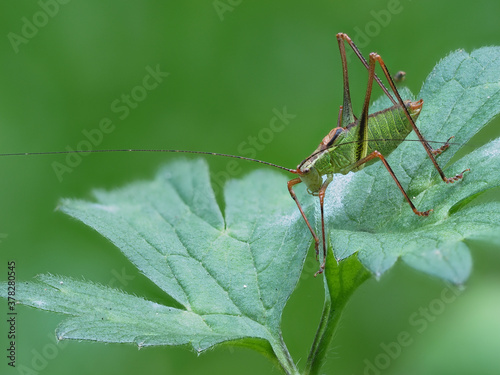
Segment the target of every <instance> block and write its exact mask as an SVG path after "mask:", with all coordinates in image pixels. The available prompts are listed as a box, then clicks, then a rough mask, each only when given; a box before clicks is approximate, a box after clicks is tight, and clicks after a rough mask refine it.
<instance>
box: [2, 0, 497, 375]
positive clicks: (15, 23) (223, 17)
mask: <svg viewBox="0 0 500 375" xmlns="http://www.w3.org/2000/svg"><path fill="white" fill-rule="evenodd" d="M61 2H63V1H61ZM64 2H65V4H60V3H59V2H57V3H56V2H55V1H54V0H41V1H40V2H34V1H32V2H15V4H14V2H6V1H4V2H2V3H1V5H0V35H2V36H3V38H2V42H1V43H0V152H2V153H7V152H27V151H31V152H33V151H53V150H64V149H65V148H66V147H67V146H69V147H71V148H73V149H74V148H75V147H76V146H77V145H78V144H79V142H81V141H82V140H84V139H85V136H84V134H83V133H82V132H83V131H84V130H87V131H91V130H92V129H96V128H98V127H99V123H100V122H101V121H102V120H103V119H106V118H109V119H111V120H112V123H113V126H114V130H113V131H112V132H110V133H108V134H105V135H104V137H103V139H102V142H100V144H99V145H98V147H96V148H103V149H113V148H150V149H154V148H178V149H188V150H207V151H217V152H224V153H230V154H241V152H242V148H245V143H244V142H248V141H249V137H258V135H259V132H261V131H262V129H264V128H267V127H269V123H270V120H271V119H272V118H273V117H274V113H273V110H274V109H277V110H282V109H283V107H286V109H287V112H288V113H290V114H294V115H296V117H295V118H294V119H293V120H291V121H290V122H289V124H288V125H287V126H286V127H285V129H284V130H283V131H281V132H278V133H274V134H273V136H272V139H270V140H269V142H268V143H267V144H265V145H264V144H261V145H262V147H260V149H258V150H257V152H256V155H255V156H256V157H257V158H259V159H263V160H267V161H271V162H275V163H278V164H281V165H284V166H287V167H295V166H296V165H297V164H298V163H299V162H300V161H301V160H302V159H303V158H304V157H306V156H307V155H308V154H309V153H310V152H311V151H312V150H313V149H314V148H315V147H316V146H317V144H318V143H319V141H320V140H321V139H322V138H323V137H324V136H325V135H326V133H327V132H328V131H329V130H330V129H331V128H332V127H333V126H334V125H335V124H336V118H337V113H338V107H339V105H340V104H341V101H342V84H341V78H342V76H341V65H340V58H339V54H338V48H337V45H336V39H335V34H336V33H337V32H340V31H342V32H346V33H348V34H349V35H350V36H351V37H353V38H354V40H355V41H357V42H358V43H359V45H360V47H362V48H361V49H362V52H363V53H364V54H365V55H367V54H368V53H369V52H371V51H376V52H378V53H380V54H381V55H382V56H383V58H384V60H385V61H386V63H387V64H388V67H389V69H390V70H391V71H392V72H396V71H398V70H404V71H406V72H407V79H406V81H405V84H406V85H408V86H409V87H410V89H411V90H412V91H413V92H415V93H418V91H419V89H420V86H421V85H422V83H423V81H424V79H425V78H426V76H427V75H428V74H429V72H430V71H431V69H432V68H433V67H434V65H435V64H436V62H437V61H438V60H439V59H441V58H442V57H444V56H445V55H447V54H448V53H449V52H450V51H452V50H456V49H459V48H463V49H465V50H467V51H471V50H472V49H475V48H479V47H481V46H485V45H499V44H500V28H499V26H498V14H500V3H499V2H494V1H491V0H478V1H475V2H474V3H473V5H471V3H470V2H469V1H454V2H453V3H451V2H439V3H438V2H435V1H430V0H423V1H409V0H399V1H398V0H390V1H368V0H365V1H349V2H348V1H344V2H335V1H315V2H305V1H290V0H287V1H285V0H280V1H246V0H242V1H239V0H220V1H217V2H214V1H213V0H209V1H184V2H182V1H164V2H158V1H141V2H139V1H136V2H124V1H116V0H110V1H106V2H102V1H95V0H89V1H77V0H73V1H64ZM55 4H57V5H55ZM214 4H215V5H216V6H217V7H218V8H219V11H217V10H216V7H215V6H214ZM224 5H225V7H224ZM44 8H45V10H43V9H44ZM32 22H34V23H35V24H37V25H39V26H35V27H33V26H29V23H32ZM12 33H13V34H12ZM14 34H16V35H17V36H14ZM23 38H24V39H23ZM352 62H353V63H356V65H353V67H352V68H351V70H350V72H351V81H352V97H353V101H354V106H355V110H358V111H359V110H360V109H361V105H362V99H363V95H364V87H365V85H366V72H365V71H364V70H363V69H361V67H360V66H359V64H357V62H355V60H354V58H353V59H352ZM157 66H159V69H160V70H161V71H162V72H168V73H169V75H168V77H163V78H162V82H160V83H159V84H158V85H157V87H155V88H152V87H150V90H144V89H141V88H140V86H142V85H143V83H142V82H143V79H144V78H145V77H146V76H147V74H148V71H147V69H148V68H147V67H151V68H153V69H156V67H157ZM152 82H153V81H148V82H147V83H149V84H151V83H152ZM131 93H132V94H134V95H135V97H136V98H139V99H140V100H138V102H134V103H131V104H129V105H128V108H129V113H127V114H126V113H125V111H121V110H117V107H119V106H123V105H124V104H123V98H122V95H124V94H125V95H131ZM143 94H145V95H144V97H141V95H143ZM137 95H139V97H138V96H137ZM378 95H380V92H376V93H375V96H378ZM113 103H114V104H113ZM113 105H114V106H115V107H112V106H113ZM132 107H134V108H132ZM113 108H115V109H113ZM424 110H425V106H424ZM125 114H126V116H125ZM121 115H123V116H122V117H124V118H123V119H121V118H120V116H121ZM498 135H500V121H499V119H498V118H497V119H496V120H495V121H494V122H493V123H492V124H490V126H489V127H488V129H487V130H485V132H483V134H481V136H480V137H479V138H476V139H475V140H474V142H475V143H473V145H472V146H474V147H475V146H476V145H477V144H480V143H481V142H484V141H486V140H487V139H491V138H493V137H497V136H498ZM175 157H177V156H176V155H161V154H97V155H90V156H84V157H83V158H82V160H81V162H80V163H78V165H77V166H76V167H75V168H73V169H72V172H71V173H69V172H68V173H64V174H63V177H62V180H61V181H60V180H59V179H58V178H57V176H56V174H55V173H54V171H53V169H52V166H51V164H52V163H53V162H55V161H56V162H60V163H64V162H65V157H64V156H33V157H16V158H13V157H12V158H11V157H9V158H1V159H0V175H1V181H0V184H1V190H0V192H1V194H0V207H1V209H0V215H1V219H0V233H1V234H2V235H1V238H0V240H1V243H0V260H1V262H0V264H1V265H2V268H1V269H0V280H5V279H6V272H7V266H6V264H7V260H15V261H16V262H17V275H18V280H27V279H30V278H31V277H33V276H34V275H36V274H38V273H44V272H51V273H55V274H64V275H68V276H73V277H77V278H81V277H84V278H85V279H88V280H93V281H96V282H100V283H104V284H109V283H114V285H115V286H118V287H120V288H121V289H123V290H125V291H127V292H130V293H135V294H138V295H141V296H145V297H147V298H150V299H154V300H156V301H163V300H165V297H164V296H163V295H162V294H161V293H160V292H159V291H158V290H157V289H156V288H155V287H154V285H152V283H151V282H149V281H148V280H146V279H145V278H144V277H143V276H141V275H139V274H138V273H137V272H136V271H135V269H134V268H133V266H132V265H131V264H130V263H128V262H127V261H126V260H125V259H124V257H123V256H122V255H121V254H120V252H119V251H118V250H117V249H116V248H114V247H113V246H112V245H111V244H109V243H108V242H107V241H106V240H105V239H103V238H102V237H101V236H99V235H98V234H96V233H94V232H93V231H91V230H90V229H88V228H86V227H85V226H84V225H83V224H81V223H78V222H76V221H74V220H71V219H70V218H68V217H66V216H64V215H63V214H61V213H60V212H55V211H54V209H55V207H56V206H57V202H58V200H59V199H60V198H62V197H79V198H86V197H89V192H90V191H91V189H93V188H96V187H101V188H106V189H111V188H114V187H117V186H121V185H123V184H125V183H127V182H130V181H134V180H137V179H147V178H150V177H151V176H153V174H154V173H155V171H156V170H157V169H158V167H159V166H160V165H162V164H163V163H166V162H168V161H169V160H172V159H173V158H175ZM209 163H210V166H211V168H212V171H213V172H214V173H217V172H219V173H220V172H223V171H225V168H226V165H227V160H223V159H217V158H211V159H209ZM238 164H239V166H240V167H241V169H242V171H243V172H241V173H239V174H238V175H237V176H235V177H239V176H241V175H242V174H243V173H246V172H248V171H249V170H251V169H253V168H259V166H257V167H256V166H254V165H252V164H251V163H243V162H240V163H238ZM283 189H286V187H283ZM498 193H499V192H498V190H496V191H494V192H491V193H490V194H488V196H487V197H486V198H484V199H497V196H498ZM395 194H399V193H398V192H397V191H396V190H395ZM290 205H293V202H292V200H290ZM471 248H472V250H473V258H474V262H475V266H474V271H473V274H472V276H471V278H470V280H469V282H468V283H467V285H466V288H465V290H464V291H463V292H462V293H461V294H460V296H459V297H457V298H456V299H455V300H454V301H453V302H452V303H448V304H446V305H445V307H444V308H443V309H441V308H439V309H438V308H437V307H439V306H440V305H439V300H440V296H441V293H442V291H443V290H444V289H445V288H447V286H446V285H445V284H444V283H443V282H441V281H439V280H436V279H433V278H430V277H428V276H425V275H422V274H419V273H417V272H415V271H413V270H409V269H408V268H406V267H405V266H404V265H402V264H398V265H397V266H396V267H395V268H394V269H393V270H391V271H390V272H388V273H387V274H386V275H385V276H384V277H383V278H382V279H381V280H380V281H376V280H374V279H372V280H369V281H368V282H366V283H365V284H364V285H363V286H362V287H361V288H360V289H359V291H358V292H357V293H356V294H355V296H354V297H353V299H352V302H351V303H350V305H349V306H348V308H347V309H346V311H345V315H344V319H343V320H342V323H341V327H340V329H339V330H338V333H337V335H336V337H335V340H334V342H333V344H332V347H331V351H330V355H329V358H328V362H327V364H326V366H325V368H324V372H325V373H333V372H335V373H337V374H363V373H366V374H377V372H375V371H374V370H367V366H369V365H368V363H373V362H374V361H376V360H377V357H378V360H379V361H381V360H382V357H380V354H381V353H384V350H383V348H382V347H383V346H384V344H385V345H390V343H391V342H393V341H395V340H397V337H398V335H399V334H400V332H403V331H406V332H408V333H409V334H410V336H411V340H412V343H411V345H409V346H407V347H404V348H403V349H402V351H401V353H400V354H398V355H397V356H395V357H396V358H391V359H390V361H389V362H388V363H387V366H386V368H385V369H384V370H383V371H382V372H381V373H383V374H402V373H404V374H471V373H474V374H497V373H498V371H499V365H498V353H499V350H500V318H499V317H500V272H498V270H499V269H500V253H499V252H498V248H494V247H492V246H491V245H490V246H488V245H484V244H479V243H474V244H471ZM316 268H317V264H316V263H315V261H314V260H313V259H312V258H311V257H309V258H308V259H307V262H306V266H305V273H304V275H303V277H302V279H301V281H300V284H299V286H298V289H297V290H296V292H295V293H294V294H293V296H292V299H291V300H290V302H289V304H288V305H287V307H286V309H285V312H284V317H283V319H284V321H283V334H284V339H285V341H286V342H287V344H288V346H289V349H290V351H291V352H292V355H293V356H294V359H295V360H296V361H298V362H299V366H304V364H305V361H306V358H307V353H308V349H309V346H310V344H311V342H312V338H313V335H314V331H315V327H316V325H317V324H318V319H319V316H320V311H321V306H322V295H323V290H322V282H321V280H320V279H314V278H313V277H312V274H313V272H314V271H315V270H316ZM123 274H125V275H127V278H126V279H125V280H124V281H123V279H121V276H120V275H123ZM113 280H114V281H113ZM117 280H118V281H117ZM120 280H121V281H120ZM436 300H438V302H436ZM429 307H430V311H431V312H432V313H431V315H429V316H428V318H425V319H426V321H428V322H429V323H428V325H427V326H425V329H421V331H422V332H418V330H417V328H422V327H423V326H420V325H419V326H415V325H414V324H412V323H411V322H412V320H411V319H412V317H413V318H415V314H417V316H418V317H419V319H421V318H422V316H425V315H422V314H423V313H422V311H423V310H420V309H421V308H429ZM18 312H19V313H20V316H19V320H18V327H17V328H18V333H19V340H18V343H19V344H18V353H17V361H18V362H17V364H18V366H20V367H18V369H17V370H12V369H10V368H8V367H7V365H6V359H5V358H4V356H2V360H1V363H0V372H1V373H2V374H15V373H18V372H17V371H18V370H19V371H21V370H23V369H24V370H25V371H28V369H30V370H32V371H33V372H29V373H30V374H36V373H40V374H88V373H96V374H116V373H120V374H135V373H137V372H139V371H140V372H141V373H150V374H180V373H187V374H204V373H206V372H207V371H217V373H219V374H230V373H235V372H238V373H240V374H255V373H257V372H258V373H269V374H271V373H274V374H276V373H278V371H277V370H276V369H273V367H272V365H271V363H270V362H269V361H268V360H267V359H265V358H263V357H261V356H260V355H259V354H257V353H254V352H252V351H250V350H247V349H229V348H227V347H225V348H224V347H221V348H216V349H214V350H211V351H209V352H207V353H204V354H202V355H201V356H197V355H196V354H195V353H194V352H192V351H191V350H189V348H169V347H159V348H148V349H144V350H140V351H138V350H137V348H136V347H134V346H132V345H104V344H98V343H88V342H81V343H79V342H62V343H60V344H58V346H57V347H55V346H53V341H54V329H55V327H56V325H57V323H58V322H59V321H60V320H61V319H62V318H63V317H62V316H58V315H55V314H49V313H45V312H40V311H35V310H33V309H28V308H23V307H19V309H18ZM1 320H2V321H3V322H4V323H2V324H0V327H3V328H1V329H0V338H1V340H0V342H1V343H2V352H4V351H3V349H4V347H5V348H6V345H7V340H6V335H7V333H6V332H7V325H6V324H5V320H6V315H4V317H3V318H2V319H1ZM4 353H5V352H4ZM380 363H382V362H380ZM23 366H24V367H23ZM19 373H28V372H19Z"/></svg>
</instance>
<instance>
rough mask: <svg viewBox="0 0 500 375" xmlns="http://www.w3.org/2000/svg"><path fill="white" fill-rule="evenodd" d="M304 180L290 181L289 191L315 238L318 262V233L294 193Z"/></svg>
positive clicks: (295, 179)
mask: <svg viewBox="0 0 500 375" xmlns="http://www.w3.org/2000/svg"><path fill="white" fill-rule="evenodd" d="M301 182H302V180H301V179H300V178H298V177H297V178H294V179H293V180H290V181H288V191H289V192H290V195H291V197H292V199H293V200H294V201H295V203H296V204H297V207H298V208H299V211H300V214H301V215H302V218H303V219H304V221H305V222H306V224H307V227H308V228H309V231H310V232H311V234H312V236H313V238H314V249H315V250H316V260H317V259H318V254H319V238H318V236H317V235H316V232H315V231H314V229H313V228H312V227H311V224H310V223H309V220H307V217H306V214H305V213H304V210H303V209H302V206H301V205H300V203H299V200H298V199H297V196H296V195H295V192H294V191H293V187H294V186H295V185H297V184H300V183H301Z"/></svg>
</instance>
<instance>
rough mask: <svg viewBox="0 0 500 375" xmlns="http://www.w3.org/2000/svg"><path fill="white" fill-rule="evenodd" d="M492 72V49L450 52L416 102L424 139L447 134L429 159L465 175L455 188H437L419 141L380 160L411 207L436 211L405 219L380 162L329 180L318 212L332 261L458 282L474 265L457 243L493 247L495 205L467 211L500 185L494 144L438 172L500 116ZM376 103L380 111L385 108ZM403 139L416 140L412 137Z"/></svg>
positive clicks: (498, 55)
mask: <svg viewBox="0 0 500 375" xmlns="http://www.w3.org/2000/svg"><path fill="white" fill-rule="evenodd" d="M499 66H500V48H499V47H485V48H481V49H478V50H475V51H473V52H472V53H471V54H468V53H466V52H464V51H457V52H453V53H451V54H450V55H449V56H447V57H446V58H444V59H443V60H442V61H440V62H439V63H438V65H437V66H436V67H435V68H434V70H433V71H432V72H431V73H430V75H429V77H428V78H427V80H426V81H425V83H424V85H423V87H422V90H421V92H420V94H419V95H418V96H417V97H418V98H422V99H424V106H423V110H422V113H421V114H420V117H419V119H418V121H417V126H418V127H419V129H420V130H421V132H422V134H423V135H424V137H426V138H427V139H429V140H440V141H446V140H447V139H448V138H449V137H450V136H455V139H454V140H453V142H454V144H452V145H451V147H450V148H449V149H448V150H446V151H445V152H444V153H443V154H441V155H440V156H438V157H437V161H438V163H439V164H440V165H441V166H442V167H445V166H446V168H444V172H445V174H446V175H447V176H454V175H455V174H457V173H460V172H462V171H463V170H464V169H466V168H471V171H470V172H468V173H466V174H465V177H464V179H463V180H461V181H459V182H456V183H454V184H445V183H444V182H443V181H442V180H441V179H440V177H439V175H438V174H437V172H436V170H435V168H434V167H433V165H432V164H431V161H430V160H429V158H428V156H427V154H426V153H425V151H424V149H423V147H422V145H420V144H419V143H418V142H404V143H403V144H401V145H400V146H399V147H398V149H397V150H396V151H395V152H393V153H392V154H391V155H390V156H389V158H388V162H389V164H390V165H391V167H392V168H393V170H394V172H395V173H396V175H397V177H398V179H399V181H400V182H401V183H402V185H403V186H404V187H405V188H406V189H407V192H408V193H409V195H410V197H412V199H413V202H414V203H415V205H416V207H417V209H419V210H422V211H425V210H428V209H431V208H432V209H433V210H434V211H433V212H432V213H431V215H430V216H429V217H418V216H416V215H414V214H413V212H412V211H411V209H410V208H409V207H408V205H407V203H405V201H404V199H403V196H402V195H401V193H400V192H399V190H398V188H397V187H396V185H395V183H394V181H393V180H392V178H391V177H390V175H389V173H387V170H386V169H385V167H384V166H383V165H382V164H381V163H375V164H374V165H372V166H370V167H367V168H365V169H364V170H362V171H360V172H357V173H355V174H353V173H350V174H348V175H346V176H335V179H334V181H333V183H332V184H330V187H329V189H328V191H327V203H326V204H327V212H328V213H329V216H330V219H329V228H330V231H329V237H330V241H331V245H332V246H333V248H334V253H335V257H336V258H337V259H338V260H340V259H344V258H346V257H348V256H350V255H351V254H353V253H355V252H359V259H360V260H361V262H362V263H363V264H364V265H365V266H366V267H367V268H368V269H369V270H370V271H371V272H372V273H374V274H375V275H376V276H380V275H382V274H383V273H384V272H385V271H387V270H388V269H389V268H390V267H391V266H392V265H393V264H394V263H395V262H396V261H397V260H398V259H399V258H401V259H402V260H403V261H404V262H405V263H407V264H409V265H410V266H412V267H414V268H416V269H419V270H421V271H423V272H426V273H429V274H431V275H435V276H438V277H440V278H443V279H445V280H448V281H451V282H453V283H463V282H464V281H465V280H466V279H467V277H468V276H469V274H470V270H471V267H472V261H471V256H470V253H469V250H468V247H467V245H466V243H465V242H464V241H465V240H467V239H482V240H490V241H499V240H500V231H499V229H500V204H499V203H498V202H493V203H488V204H480V205H477V206H471V205H466V204H468V203H470V202H471V201H472V200H473V199H475V198H476V197H478V196H479V195H480V194H481V193H483V192H485V191H486V190H488V189H492V188H495V187H497V186H499V185H500V140H498V139H497V140H495V141H493V142H490V143H489V144H487V145H485V146H483V147H481V148H479V149H477V150H475V151H473V152H471V153H469V154H468V155H467V156H465V157H463V158H462V159H461V160H459V161H458V162H456V163H454V164H453V165H449V166H447V165H446V164H447V163H448V162H449V160H450V159H451V158H452V156H453V155H454V154H455V153H456V151H458V150H459V149H460V145H463V144H465V143H466V142H467V141H468V140H469V139H470V138H471V137H472V136H473V135H474V134H476V133H477V132H478V131H479V130H480V129H481V128H482V127H483V126H484V125H486V124H487V123H488V121H490V120H491V119H492V118H493V117H494V116H496V115H497V114H498V113H499V112H500V92H499V90H500V67H499ZM405 96H407V97H408V96H411V95H408V94H407V95H405ZM383 101H385V103H386V104H385V105H386V106H387V104H388V100H387V99H383ZM383 101H377V103H376V104H377V106H381V105H383V103H384V102H383ZM409 139H417V138H416V136H415V135H414V134H413V133H412V134H411V135H410V136H409ZM455 142H456V143H459V144H460V145H456V144H455ZM499 242H500V241H499Z"/></svg>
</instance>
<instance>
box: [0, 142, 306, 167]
mask: <svg viewBox="0 0 500 375" xmlns="http://www.w3.org/2000/svg"><path fill="white" fill-rule="evenodd" d="M99 152H101V153H107V152H151V153H152V152H169V153H173V152H176V153H182V154H201V155H212V156H223V157H226V158H234V159H242V160H247V161H253V162H255V163H260V164H265V165H269V166H271V167H274V168H279V169H284V170H285V171H288V172H291V173H296V170H295V169H290V168H286V167H282V166H281V165H278V164H274V163H269V162H267V161H263V160H258V159H252V158H247V157H245V156H239V155H230V154H221V153H219V152H209V151H191V150H151V149H131V148H129V149H113V150H66V151H44V152H16V153H6V154H0V157H1V156H33V155H62V154H91V153H99Z"/></svg>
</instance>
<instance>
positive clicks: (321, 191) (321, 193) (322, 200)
mask: <svg viewBox="0 0 500 375" xmlns="http://www.w3.org/2000/svg"><path fill="white" fill-rule="evenodd" d="M332 178H333V177H332V175H329V176H328V177H327V179H326V180H325V182H324V183H323V185H321V189H319V192H318V197H319V207H320V210H321V233H322V234H323V261H322V262H321V265H320V266H319V270H318V271H316V273H315V274H314V277H316V276H318V275H319V274H321V273H323V271H324V270H325V265H326V254H327V247H326V235H325V213H324V203H325V192H326V188H327V187H328V185H329V184H330V182H332Z"/></svg>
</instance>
